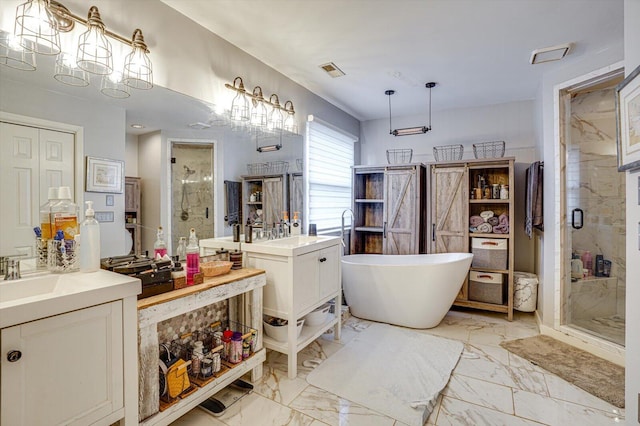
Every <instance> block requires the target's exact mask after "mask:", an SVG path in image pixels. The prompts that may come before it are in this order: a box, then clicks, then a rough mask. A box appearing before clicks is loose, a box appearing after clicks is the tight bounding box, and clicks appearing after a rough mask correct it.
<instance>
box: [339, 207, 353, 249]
mask: <svg viewBox="0 0 640 426" xmlns="http://www.w3.org/2000/svg"><path fill="white" fill-rule="evenodd" d="M346 212H349V214H350V215H351V226H353V221H354V220H355V218H356V217H355V216H354V214H353V210H351V209H345V210H343V211H342V217H341V225H340V238H341V242H342V247H344V248H347V245H346V244H345V243H344V214H345V213H346Z"/></svg>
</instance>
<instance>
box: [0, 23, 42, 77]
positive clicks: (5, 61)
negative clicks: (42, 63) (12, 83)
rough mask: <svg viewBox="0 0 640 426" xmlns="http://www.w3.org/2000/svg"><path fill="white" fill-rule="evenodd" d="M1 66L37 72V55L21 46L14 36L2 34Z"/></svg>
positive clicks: (0, 40)
mask: <svg viewBox="0 0 640 426" xmlns="http://www.w3.org/2000/svg"><path fill="white" fill-rule="evenodd" d="M0 65H5V66H7V67H9V68H14V69H17V70H22V71H35V70H36V54H35V53H34V52H33V51H31V50H27V49H24V48H23V47H22V46H20V43H19V41H18V40H17V39H16V37H14V36H13V34H9V33H5V32H0Z"/></svg>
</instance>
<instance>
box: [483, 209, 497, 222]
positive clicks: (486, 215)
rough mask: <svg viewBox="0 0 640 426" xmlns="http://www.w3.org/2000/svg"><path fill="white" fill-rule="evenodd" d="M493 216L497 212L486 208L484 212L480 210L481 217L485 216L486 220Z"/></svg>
mask: <svg viewBox="0 0 640 426" xmlns="http://www.w3.org/2000/svg"><path fill="white" fill-rule="evenodd" d="M493 216H495V213H494V212H492V211H491V210H485V211H483V212H480V217H481V218H483V219H484V220H489V218H490V217H493Z"/></svg>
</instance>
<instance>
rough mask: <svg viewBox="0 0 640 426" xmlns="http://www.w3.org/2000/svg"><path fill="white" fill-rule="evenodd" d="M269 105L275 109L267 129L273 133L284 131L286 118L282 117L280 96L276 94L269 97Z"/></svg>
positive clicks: (272, 111) (270, 115) (270, 116)
mask: <svg viewBox="0 0 640 426" xmlns="http://www.w3.org/2000/svg"><path fill="white" fill-rule="evenodd" d="M274 98H275V101H274ZM269 103H270V104H271V105H272V106H273V109H272V110H271V113H270V114H269V120H268V121H267V129H269V130H271V131H277V130H282V126H283V122H284V116H283V115H282V108H281V107H280V100H279V99H278V95H276V94H275V93H274V94H273V95H271V96H270V97H269Z"/></svg>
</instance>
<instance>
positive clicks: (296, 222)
mask: <svg viewBox="0 0 640 426" xmlns="http://www.w3.org/2000/svg"><path fill="white" fill-rule="evenodd" d="M299 215H300V212H293V223H292V224H291V235H300V234H301V232H300V231H301V228H302V227H301V226H300V219H299V218H298V216H299Z"/></svg>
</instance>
